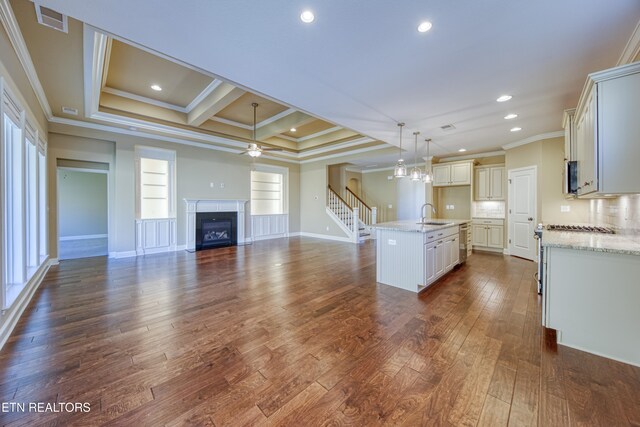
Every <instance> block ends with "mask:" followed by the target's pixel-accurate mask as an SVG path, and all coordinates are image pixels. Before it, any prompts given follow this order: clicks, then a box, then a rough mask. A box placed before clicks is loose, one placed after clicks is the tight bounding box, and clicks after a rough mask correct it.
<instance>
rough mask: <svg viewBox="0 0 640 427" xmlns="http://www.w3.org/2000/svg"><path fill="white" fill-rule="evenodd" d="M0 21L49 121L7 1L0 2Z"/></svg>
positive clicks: (48, 109)
mask: <svg viewBox="0 0 640 427" xmlns="http://www.w3.org/2000/svg"><path fill="white" fill-rule="evenodd" d="M0 21H2V24H3V25H4V28H5V30H6V31H7V34H8V35H9V40H10V41H11V46H13V50H15V52H16V55H18V59H19V60H20V64H22V68H23V69H24V72H25V73H26V74H27V78H28V79H29V83H31V88H32V89H33V91H34V92H35V94H36V98H38V102H39V103H40V107H42V111H43V112H44V114H45V116H46V117H47V119H50V118H51V117H53V112H52V111H51V106H50V105H49V101H48V100H47V96H46V95H45V92H44V89H43V88H42V84H41V83H40V80H39V79H38V73H36V68H35V66H34V65H33V61H32V60H31V55H29V49H28V48H27V44H26V43H25V41H24V38H23V37H22V33H21V32H20V26H19V25H18V22H17V21H16V17H15V15H14V14H13V10H12V9H11V5H10V4H9V1H8V0H0ZM32 116H33V114H32ZM34 117H37V116H34Z"/></svg>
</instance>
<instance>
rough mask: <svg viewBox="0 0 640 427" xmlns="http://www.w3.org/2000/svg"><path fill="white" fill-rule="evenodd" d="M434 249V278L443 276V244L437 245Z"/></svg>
mask: <svg viewBox="0 0 640 427" xmlns="http://www.w3.org/2000/svg"><path fill="white" fill-rule="evenodd" d="M435 249H436V262H435V263H434V265H435V270H436V272H435V278H436V279H437V278H438V277H440V276H442V275H443V274H444V243H438V244H437V245H436V247H435Z"/></svg>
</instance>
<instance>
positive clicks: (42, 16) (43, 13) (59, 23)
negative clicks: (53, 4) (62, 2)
mask: <svg viewBox="0 0 640 427" xmlns="http://www.w3.org/2000/svg"><path fill="white" fill-rule="evenodd" d="M35 7H36V15H37V16H38V22H39V23H40V24H42V25H45V26H47V27H49V28H53V29H54V30H58V31H62V32H63V33H66V32H68V26H67V16H66V15H63V14H61V13H60V12H56V11H55V10H53V9H49V8H48V7H44V6H41V5H39V4H37V3H36V4H35Z"/></svg>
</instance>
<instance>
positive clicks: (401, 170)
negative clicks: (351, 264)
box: [393, 123, 407, 178]
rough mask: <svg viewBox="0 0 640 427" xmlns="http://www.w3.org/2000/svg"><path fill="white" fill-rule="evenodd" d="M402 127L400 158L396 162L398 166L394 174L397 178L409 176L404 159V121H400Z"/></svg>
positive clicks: (399, 124)
mask: <svg viewBox="0 0 640 427" xmlns="http://www.w3.org/2000/svg"><path fill="white" fill-rule="evenodd" d="M398 126H399V127H400V158H399V159H398V163H396V167H395V168H394V169H393V176H395V177H396V178H404V177H405V176H407V167H406V166H405V164H404V160H402V128H403V126H404V123H398Z"/></svg>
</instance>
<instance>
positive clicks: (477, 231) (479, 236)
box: [471, 224, 487, 246]
mask: <svg viewBox="0 0 640 427" xmlns="http://www.w3.org/2000/svg"><path fill="white" fill-rule="evenodd" d="M472 228H473V232H472V233H471V235H472V239H473V240H472V241H473V246H487V226H486V225H475V224H474V225H473V227H472Z"/></svg>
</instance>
